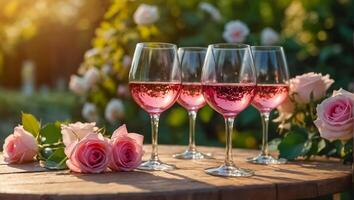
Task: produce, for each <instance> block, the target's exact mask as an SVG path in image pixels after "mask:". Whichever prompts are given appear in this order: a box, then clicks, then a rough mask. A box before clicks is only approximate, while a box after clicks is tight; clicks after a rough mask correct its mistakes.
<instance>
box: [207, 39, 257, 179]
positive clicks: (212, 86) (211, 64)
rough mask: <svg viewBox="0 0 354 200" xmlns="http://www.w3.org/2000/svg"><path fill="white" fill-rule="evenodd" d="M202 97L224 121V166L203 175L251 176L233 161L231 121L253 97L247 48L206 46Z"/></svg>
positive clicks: (252, 72) (253, 76)
mask: <svg viewBox="0 0 354 200" xmlns="http://www.w3.org/2000/svg"><path fill="white" fill-rule="evenodd" d="M201 80H202V88H203V95H204V98H205V100H206V101H207V103H208V104H209V105H210V106H211V107H212V108H213V109H214V110H216V111H217V112H218V113H220V114H221V115H222V116H223V117H224V119H225V131H226V155H225V161H224V163H223V164H222V165H221V166H219V167H215V168H209V169H206V170H205V172H206V173H208V174H211V175H216V176H227V177H245V176H252V175H253V174H254V172H253V171H252V170H248V169H242V168H239V167H237V166H236V165H235V164H234V162H233V159H232V132H233V124H234V119H235V117H236V116H237V114H239V113H240V112H241V111H243V110H244V109H245V108H246V107H247V106H248V105H249V104H250V103H251V101H252V99H253V97H254V95H255V93H256V85H257V84H256V70H255V67H254V65H253V60H252V56H251V50H250V46H249V45H246V44H214V45H209V47H208V51H207V55H206V58H205V62H204V66H203V70H202V77H201Z"/></svg>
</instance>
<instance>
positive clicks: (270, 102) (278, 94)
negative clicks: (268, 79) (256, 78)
mask: <svg viewBox="0 0 354 200" xmlns="http://www.w3.org/2000/svg"><path fill="white" fill-rule="evenodd" d="M288 92H289V86H288V85H286V84H258V85H257V93H256V95H255V96H254V98H253V101H252V105H253V106H254V107H256V108H257V109H258V110H259V111H260V112H270V111H272V110H273V109H274V108H275V107H277V106H279V105H280V104H281V103H282V102H283V101H284V100H285V98H286V97H287V96H288Z"/></svg>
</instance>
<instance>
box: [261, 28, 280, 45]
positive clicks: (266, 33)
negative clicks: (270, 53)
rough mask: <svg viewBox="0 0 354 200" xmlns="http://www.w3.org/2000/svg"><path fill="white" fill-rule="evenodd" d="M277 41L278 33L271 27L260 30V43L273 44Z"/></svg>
mask: <svg viewBox="0 0 354 200" xmlns="http://www.w3.org/2000/svg"><path fill="white" fill-rule="evenodd" d="M278 41H279V34H278V33H277V32H275V31H274V30H273V29H272V28H269V27H268V28H264V29H263V30H262V32H261V43H262V45H274V44H276V43H277V42H278Z"/></svg>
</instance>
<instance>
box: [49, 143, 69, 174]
mask: <svg viewBox="0 0 354 200" xmlns="http://www.w3.org/2000/svg"><path fill="white" fill-rule="evenodd" d="M67 159H68V158H67V157H66V155H65V153H64V147H62V148H58V149H56V150H55V151H54V153H53V154H52V155H50V156H49V157H48V159H47V160H46V161H45V164H44V167H45V168H47V169H53V170H60V169H66V168H67V166H66V160H67Z"/></svg>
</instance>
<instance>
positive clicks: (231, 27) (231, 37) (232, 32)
mask: <svg viewBox="0 0 354 200" xmlns="http://www.w3.org/2000/svg"><path fill="white" fill-rule="evenodd" d="M249 33H250V30H249V29H248V27H247V25H246V24H245V23H243V22H242V21H240V20H234V21H230V22H228V23H227V24H226V25H225V30H224V33H223V38H224V39H225V40H226V41H227V42H244V41H245V40H246V37H247V36H248V34H249Z"/></svg>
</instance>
